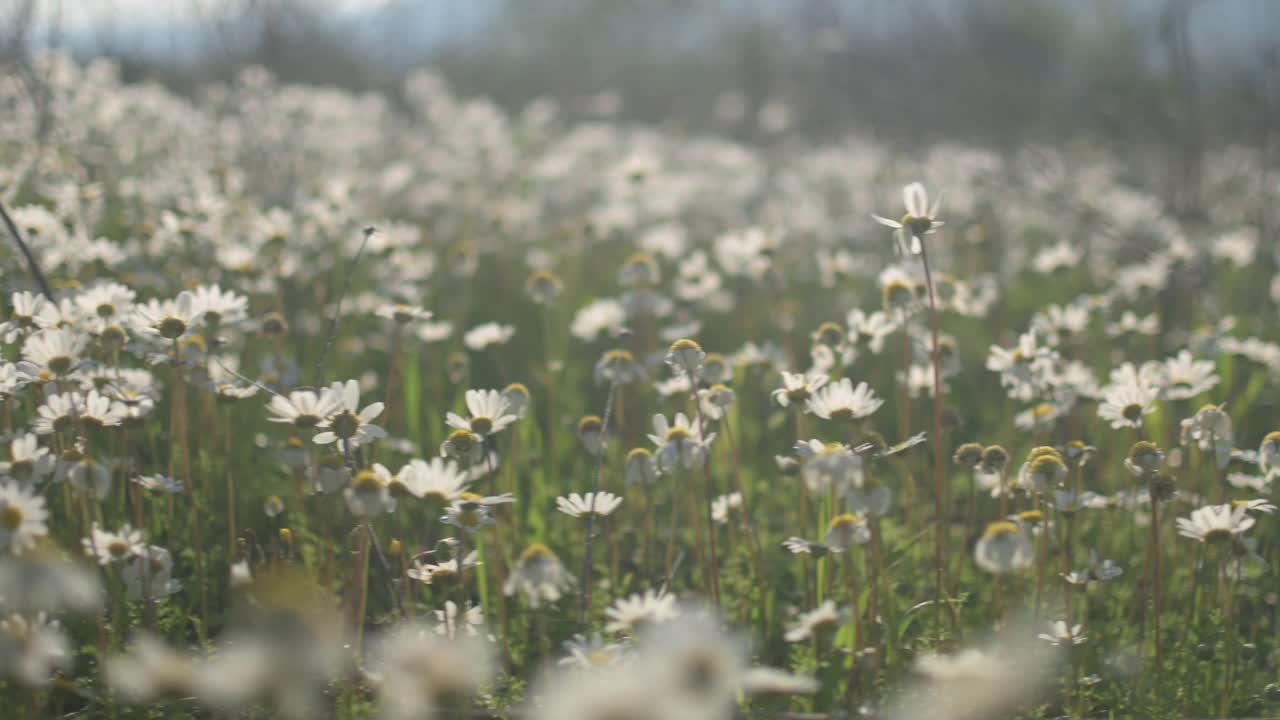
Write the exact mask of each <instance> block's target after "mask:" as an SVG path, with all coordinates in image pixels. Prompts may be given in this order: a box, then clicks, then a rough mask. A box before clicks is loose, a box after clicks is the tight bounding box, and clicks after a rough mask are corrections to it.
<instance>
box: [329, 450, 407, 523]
mask: <svg viewBox="0 0 1280 720" xmlns="http://www.w3.org/2000/svg"><path fill="white" fill-rule="evenodd" d="M390 486H391V471H390V470H388V469H387V468H386V467H385V466H383V465H381V464H378V463H374V465H373V467H371V468H366V469H364V470H361V471H360V472H358V473H356V474H355V477H353V478H352V479H351V484H350V485H349V486H347V488H346V489H345V490H343V491H342V496H343V498H344V499H345V500H346V501H347V509H349V510H350V511H351V513H352V514H353V515H357V516H359V517H362V518H370V517H375V516H377V515H381V514H382V513H388V512H394V511H395V509H396V499H395V497H393V496H392V495H391V487H390Z"/></svg>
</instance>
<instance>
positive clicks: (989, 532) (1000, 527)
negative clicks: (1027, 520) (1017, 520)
mask: <svg viewBox="0 0 1280 720" xmlns="http://www.w3.org/2000/svg"><path fill="white" fill-rule="evenodd" d="M1017 532H1018V526H1017V525H1016V524H1014V523H1011V522H1009V521H1008V520H998V521H996V522H993V523H990V524H988V525H987V529H986V530H985V531H983V533H982V537H984V538H993V537H1000V536H1002V535H1013V534H1015V533H1017Z"/></svg>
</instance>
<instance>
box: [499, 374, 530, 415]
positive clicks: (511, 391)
mask: <svg viewBox="0 0 1280 720" xmlns="http://www.w3.org/2000/svg"><path fill="white" fill-rule="evenodd" d="M502 397H504V398H506V399H507V412H509V413H511V414H512V415H515V416H516V419H517V420H520V419H522V418H524V416H525V415H526V414H527V413H528V412H529V388H528V387H526V386H525V385H524V383H518V382H515V383H511V384H510V385H508V386H506V387H504V388H502Z"/></svg>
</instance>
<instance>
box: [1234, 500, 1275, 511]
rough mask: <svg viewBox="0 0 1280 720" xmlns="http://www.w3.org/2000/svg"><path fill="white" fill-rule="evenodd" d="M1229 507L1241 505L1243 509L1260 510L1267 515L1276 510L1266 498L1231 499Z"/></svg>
mask: <svg viewBox="0 0 1280 720" xmlns="http://www.w3.org/2000/svg"><path fill="white" fill-rule="evenodd" d="M1231 507H1232V508H1238V507H1242V508H1244V509H1245V510H1249V511H1251V512H1260V513H1265V514H1267V515H1271V514H1272V513H1274V512H1275V511H1276V506H1275V505H1273V504H1271V501H1270V500H1267V499H1266V498H1255V499H1253V500H1232V501H1231Z"/></svg>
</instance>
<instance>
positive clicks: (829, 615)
mask: <svg viewBox="0 0 1280 720" xmlns="http://www.w3.org/2000/svg"><path fill="white" fill-rule="evenodd" d="M846 615H848V612H847V611H846V610H842V609H839V608H837V607H836V603H835V601H834V600H830V599H828V600H825V601H823V603H822V604H821V605H819V606H818V607H817V608H815V609H813V610H810V611H809V612H806V613H801V614H800V616H799V617H798V618H796V622H795V623H793V624H792V625H790V626H788V627H787V631H786V633H785V634H784V635H783V636H782V637H783V639H784V640H786V641H787V642H792V643H793V642H803V641H805V640H808V639H809V638H811V637H813V636H814V635H815V634H816V633H817V632H818V631H819V630H820V629H821V628H824V627H834V626H837V625H840V624H841V623H843V622H844V620H845V616H846Z"/></svg>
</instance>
